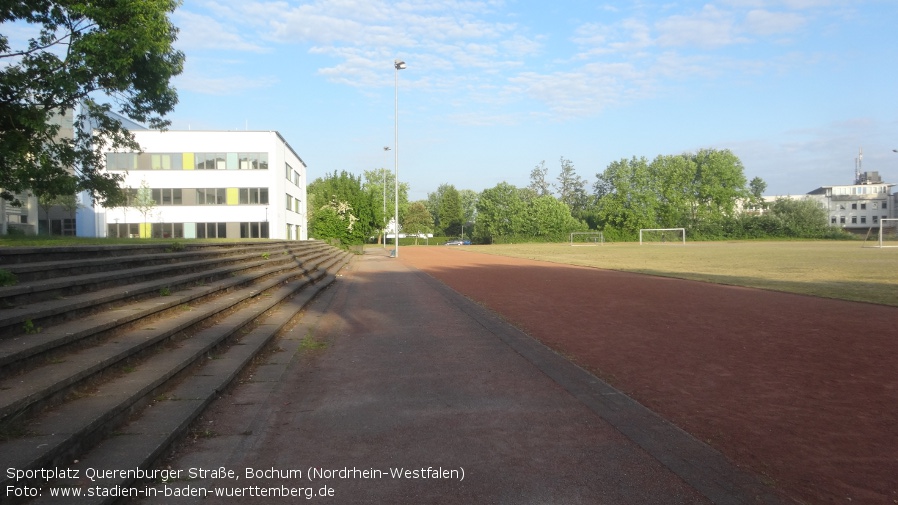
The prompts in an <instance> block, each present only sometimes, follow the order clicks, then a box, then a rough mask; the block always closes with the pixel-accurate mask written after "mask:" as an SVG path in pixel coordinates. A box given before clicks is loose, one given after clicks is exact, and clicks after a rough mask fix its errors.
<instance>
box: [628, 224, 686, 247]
mask: <svg viewBox="0 0 898 505" xmlns="http://www.w3.org/2000/svg"><path fill="white" fill-rule="evenodd" d="M642 244H683V245H686V228H642V229H640V230H639V245H642Z"/></svg>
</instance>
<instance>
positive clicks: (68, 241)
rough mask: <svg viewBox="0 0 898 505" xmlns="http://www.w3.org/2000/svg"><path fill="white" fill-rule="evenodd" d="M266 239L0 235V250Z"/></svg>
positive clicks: (172, 247)
mask: <svg viewBox="0 0 898 505" xmlns="http://www.w3.org/2000/svg"><path fill="white" fill-rule="evenodd" d="M266 241H268V239H224V238H219V239H212V238H204V239H195V238H187V239H174V240H173V239H170V238H164V239H163V238H156V239H153V238H93V237H63V236H56V235H2V236H0V248H2V247H68V246H78V245H134V244H164V245H167V246H168V248H167V249H168V251H169V252H178V251H183V250H185V244H223V243H230V242H266Z"/></svg>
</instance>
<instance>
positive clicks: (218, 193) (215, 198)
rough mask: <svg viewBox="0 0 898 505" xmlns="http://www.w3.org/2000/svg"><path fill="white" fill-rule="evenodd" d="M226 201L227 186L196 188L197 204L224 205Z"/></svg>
mask: <svg viewBox="0 0 898 505" xmlns="http://www.w3.org/2000/svg"><path fill="white" fill-rule="evenodd" d="M227 203H228V190H227V188H197V189H196V204H197V205H226V204H227Z"/></svg>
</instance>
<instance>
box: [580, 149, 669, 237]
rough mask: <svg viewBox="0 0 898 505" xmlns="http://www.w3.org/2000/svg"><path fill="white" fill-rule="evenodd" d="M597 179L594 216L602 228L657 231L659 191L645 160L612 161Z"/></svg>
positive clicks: (631, 231) (626, 230)
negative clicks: (653, 229)
mask: <svg viewBox="0 0 898 505" xmlns="http://www.w3.org/2000/svg"><path fill="white" fill-rule="evenodd" d="M596 178H597V181H596V185H595V188H596V194H597V195H599V197H598V201H597V204H596V213H597V215H598V218H599V221H600V223H601V224H602V225H603V226H610V227H613V228H617V229H620V230H623V231H625V232H628V233H634V232H636V231H638V230H639V229H640V228H657V226H656V223H657V210H658V208H657V204H658V191H657V188H656V185H655V181H654V180H653V178H652V173H651V171H650V170H649V166H648V162H647V161H646V159H645V158H636V157H635V156H634V157H633V158H632V159H629V160H627V159H621V160H620V161H614V162H611V163H610V164H609V165H608V167H607V168H606V169H605V171H604V172H602V173H600V174H596Z"/></svg>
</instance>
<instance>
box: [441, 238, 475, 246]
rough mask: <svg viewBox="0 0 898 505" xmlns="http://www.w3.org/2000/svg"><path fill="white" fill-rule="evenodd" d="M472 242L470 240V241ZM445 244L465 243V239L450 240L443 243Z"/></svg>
mask: <svg viewBox="0 0 898 505" xmlns="http://www.w3.org/2000/svg"><path fill="white" fill-rule="evenodd" d="M468 243H469V244H470V242H468ZM443 245H465V241H463V240H458V239H456V240H449V241H446V242H444V243H443Z"/></svg>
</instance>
